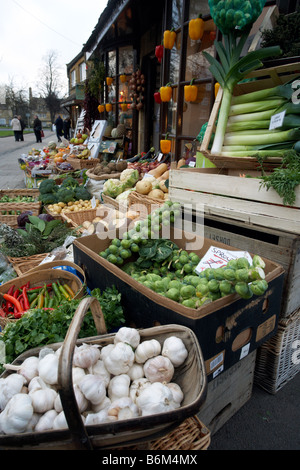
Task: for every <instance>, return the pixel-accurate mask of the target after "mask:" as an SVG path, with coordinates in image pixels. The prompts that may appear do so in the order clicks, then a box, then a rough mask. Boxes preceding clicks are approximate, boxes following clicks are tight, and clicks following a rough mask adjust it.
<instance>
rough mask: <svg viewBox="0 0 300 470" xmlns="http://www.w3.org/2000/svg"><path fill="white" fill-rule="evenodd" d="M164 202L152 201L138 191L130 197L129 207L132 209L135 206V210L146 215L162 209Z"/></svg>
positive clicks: (159, 200)
mask: <svg viewBox="0 0 300 470" xmlns="http://www.w3.org/2000/svg"><path fill="white" fill-rule="evenodd" d="M164 202H165V201H164V200H161V199H151V198H150V197H148V196H144V195H143V194H139V193H138V192H136V191H132V192H131V193H130V194H129V196H128V207H129V208H131V209H132V208H133V207H132V206H134V210H136V211H137V212H141V213H145V214H146V215H148V214H150V213H151V212H152V211H154V210H155V209H157V208H159V207H161V206H162V205H163V204H164Z"/></svg>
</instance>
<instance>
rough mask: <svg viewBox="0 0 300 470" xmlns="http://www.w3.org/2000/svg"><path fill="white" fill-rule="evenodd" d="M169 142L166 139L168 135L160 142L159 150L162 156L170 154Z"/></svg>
mask: <svg viewBox="0 0 300 470" xmlns="http://www.w3.org/2000/svg"><path fill="white" fill-rule="evenodd" d="M171 143H172V142H171V140H169V139H168V134H166V138H165V139H162V140H161V141H160V150H161V152H162V153H163V154H166V153H170V152H171Z"/></svg>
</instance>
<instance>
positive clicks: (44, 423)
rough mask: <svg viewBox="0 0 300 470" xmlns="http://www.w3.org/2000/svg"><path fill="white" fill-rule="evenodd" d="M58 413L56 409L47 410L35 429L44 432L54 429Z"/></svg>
mask: <svg viewBox="0 0 300 470" xmlns="http://www.w3.org/2000/svg"><path fill="white" fill-rule="evenodd" d="M57 414H58V413H57V412H56V411H55V410H49V411H46V413H44V414H43V415H42V416H41V417H40V418H39V420H38V422H37V424H36V426H35V429H34V430H35V431H37V432H43V431H48V430H49V429H52V428H53V423H54V420H55V418H56V416H57Z"/></svg>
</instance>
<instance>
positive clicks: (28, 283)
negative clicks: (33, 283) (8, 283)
mask: <svg viewBox="0 0 300 470" xmlns="http://www.w3.org/2000/svg"><path fill="white" fill-rule="evenodd" d="M24 287H26V289H29V287H30V281H28V282H26V284H24V285H23V286H21V289H22V290H23V288H24Z"/></svg>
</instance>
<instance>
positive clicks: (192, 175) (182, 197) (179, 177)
mask: <svg viewBox="0 0 300 470" xmlns="http://www.w3.org/2000/svg"><path fill="white" fill-rule="evenodd" d="M206 170H207V171H206V172H204V171H202V169H191V170H190V171H182V170H171V171H170V178H169V196H170V200H171V201H180V202H181V203H182V204H189V205H192V206H193V207H194V208H195V209H196V208H197V206H198V209H199V210H204V213H205V214H208V215H214V216H221V217H226V218H228V219H231V220H239V221H243V222H245V223H247V224H249V225H252V226H257V227H268V228H274V229H277V230H282V231H283V232H289V233H294V234H299V233H300V210H299V209H300V187H297V188H296V201H295V204H294V206H293V207H290V206H284V205H283V202H282V199H281V197H280V196H279V195H278V194H277V192H276V191H275V190H274V189H272V188H271V189H269V190H268V191H267V190H266V189H265V188H263V187H261V186H260V181H261V180H260V179H258V178H242V177H240V176H231V175H230V174H221V173H220V174H216V173H215V172H210V171H209V170H210V169H209V168H207V169H206ZM246 173H247V172H246ZM243 174H245V172H243V171H242V172H241V175H243ZM258 176H259V175H258Z"/></svg>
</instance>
